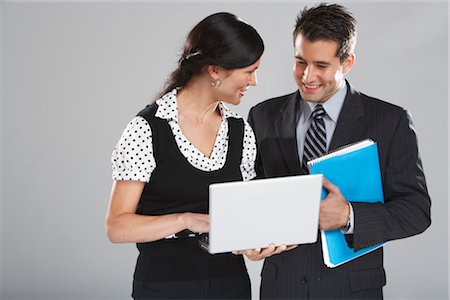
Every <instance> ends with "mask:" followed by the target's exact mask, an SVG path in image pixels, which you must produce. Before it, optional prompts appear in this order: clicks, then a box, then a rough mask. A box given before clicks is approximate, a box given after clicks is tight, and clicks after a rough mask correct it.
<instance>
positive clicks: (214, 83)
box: [212, 79, 220, 89]
mask: <svg viewBox="0 0 450 300" xmlns="http://www.w3.org/2000/svg"><path fill="white" fill-rule="evenodd" d="M212 85H213V87H215V88H216V89H217V88H218V87H219V86H220V79H216V80H214V81H213V82H212Z"/></svg>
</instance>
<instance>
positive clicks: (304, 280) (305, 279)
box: [302, 276, 309, 284]
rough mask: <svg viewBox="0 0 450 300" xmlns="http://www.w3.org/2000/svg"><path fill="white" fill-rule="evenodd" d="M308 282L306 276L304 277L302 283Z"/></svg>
mask: <svg viewBox="0 0 450 300" xmlns="http://www.w3.org/2000/svg"><path fill="white" fill-rule="evenodd" d="M308 280H309V278H308V276H305V277H303V280H302V283H303V284H307V283H308Z"/></svg>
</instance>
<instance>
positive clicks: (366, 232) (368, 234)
mask: <svg viewBox="0 0 450 300" xmlns="http://www.w3.org/2000/svg"><path fill="white" fill-rule="evenodd" d="M347 87H348V89H347V96H346V98H345V101H344V104H343V107H342V110H341V113H340V115H339V118H338V121H337V124H336V129H335V131H334V135H333V137H332V140H331V143H330V146H329V150H333V149H336V148H338V147H340V146H343V145H347V144H349V143H352V142H355V141H359V140H362V139H364V138H371V139H372V140H374V141H376V142H377V143H378V150H379V157H380V167H381V176H382V182H383V192H384V199H385V203H384V204H379V203H353V204H352V206H353V210H354V233H353V234H352V235H348V236H347V241H348V242H349V244H350V245H351V246H352V247H354V249H355V250H358V249H361V248H366V247H369V246H372V245H375V244H378V243H382V242H386V241H390V240H394V239H400V238H404V237H408V236H411V235H415V234H418V233H421V232H423V231H424V230H425V229H426V228H427V227H428V226H429V225H430V223H431V220H430V205H431V202H430V197H429V195H428V192H427V188H426V183H425V177H424V173H423V169H422V163H421V160H420V156H419V152H418V146H417V139H416V134H415V130H414V127H413V124H412V121H411V118H410V115H409V113H408V112H407V111H406V110H404V109H402V108H401V107H398V106H395V105H393V104H389V103H387V102H384V101H381V100H378V99H374V98H371V97H368V96H366V95H364V94H361V93H359V92H358V91H356V90H355V89H353V88H352V87H351V85H350V84H348V83H347ZM299 101H300V94H299V92H298V91H297V92H295V93H293V94H289V95H285V96H282V97H278V98H273V99H269V100H267V101H264V102H262V103H260V104H258V105H256V106H255V107H253V108H252V109H251V110H250V113H249V123H250V124H251V125H252V127H253V129H254V132H255V135H256V140H257V145H258V156H257V162H256V170H257V174H258V177H259V178H264V177H266V178H268V177H279V176H288V175H297V174H302V173H303V171H302V168H301V164H300V160H299V157H298V152H297V140H296V124H297V121H298V116H299V109H300V105H299ZM299 193H301V191H299ZM261 277H262V285H261V298H276V299H280V298H311V299H325V298H333V299H351V298H359V299H361V298H373V297H375V298H381V297H382V287H383V286H384V285H385V284H386V277H385V271H384V268H383V249H382V248H380V249H378V250H375V251H373V252H371V253H369V254H366V255H364V256H362V257H360V258H358V259H355V260H353V261H351V262H348V263H346V264H344V265H341V266H339V267H336V268H334V269H329V268H327V267H326V266H325V265H324V263H323V259H322V251H321V245H320V236H319V241H318V242H317V243H315V244H310V245H301V246H299V247H298V248H296V249H294V250H291V251H288V252H284V253H282V254H280V255H275V256H272V257H270V258H268V259H266V260H265V262H264V266H263V270H262V273H261Z"/></svg>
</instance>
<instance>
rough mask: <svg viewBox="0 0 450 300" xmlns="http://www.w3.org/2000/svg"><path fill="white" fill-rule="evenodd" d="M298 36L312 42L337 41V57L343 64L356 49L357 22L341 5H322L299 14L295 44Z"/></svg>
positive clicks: (305, 9) (304, 9)
mask: <svg viewBox="0 0 450 300" xmlns="http://www.w3.org/2000/svg"><path fill="white" fill-rule="evenodd" d="M298 34H301V35H302V36H303V37H304V38H306V39H307V40H309V41H311V42H315V41H319V40H333V41H336V42H337V44H338V48H337V53H336V56H337V57H339V60H340V62H341V63H343V62H344V61H345V60H346V59H347V58H348V56H349V55H350V53H352V52H353V50H354V48H355V44H356V35H357V34H356V20H355V19H354V18H353V16H352V15H351V13H350V12H349V11H348V10H347V9H346V8H345V7H343V6H341V5H339V4H327V3H320V4H318V5H317V6H315V7H312V8H309V9H307V8H306V7H305V8H303V10H302V11H301V12H300V13H299V14H298V16H297V20H296V24H295V30H294V43H295V39H296V38H297V35H298Z"/></svg>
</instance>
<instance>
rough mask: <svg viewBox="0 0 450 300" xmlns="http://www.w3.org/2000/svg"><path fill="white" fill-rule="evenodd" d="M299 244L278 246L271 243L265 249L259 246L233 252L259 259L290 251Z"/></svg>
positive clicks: (251, 258) (255, 259)
mask: <svg viewBox="0 0 450 300" xmlns="http://www.w3.org/2000/svg"><path fill="white" fill-rule="evenodd" d="M297 246H298V245H291V246H286V245H281V246H278V247H276V246H275V245H274V244H270V245H269V247H267V248H264V249H260V248H258V249H250V250H242V251H234V252H233V254H235V255H240V254H244V255H245V256H247V257H248V259H250V260H253V261H257V260H261V259H264V258H266V257H269V256H272V255H275V254H280V253H281V252H284V251H289V250H291V249H294V248H296V247H297Z"/></svg>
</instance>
